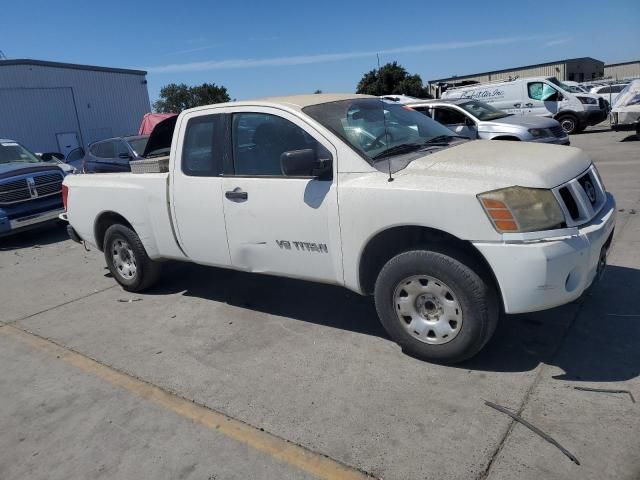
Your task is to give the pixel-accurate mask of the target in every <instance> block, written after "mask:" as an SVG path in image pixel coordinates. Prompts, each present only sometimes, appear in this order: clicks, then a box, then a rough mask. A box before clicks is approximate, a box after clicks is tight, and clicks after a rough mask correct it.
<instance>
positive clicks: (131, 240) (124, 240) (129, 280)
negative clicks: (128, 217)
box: [103, 224, 161, 292]
mask: <svg viewBox="0 0 640 480" xmlns="http://www.w3.org/2000/svg"><path fill="white" fill-rule="evenodd" d="M103 245H104V258H105V260H106V262H107V267H108V268H109V271H110V272H111V275H113V278H115V279H116V281H117V282H118V283H119V284H120V285H122V288H124V289H125V290H127V291H128V292H141V291H143V290H146V289H147V288H149V287H151V286H152V285H153V284H154V283H156V281H157V280H158V278H159V277H160V270H161V264H160V263H159V262H154V261H153V260H151V259H150V258H149V256H148V255H147V252H146V250H145V249H144V246H143V245H142V242H141V241H140V237H138V234H136V232H134V231H133V230H132V229H130V228H129V227H126V226H124V225H121V224H115V225H111V226H110V227H109V228H108V229H107V231H106V232H105V234H104V244H103ZM124 245H126V246H127V247H129V248H128V249H127V257H128V259H130V260H131V262H129V263H133V265H134V267H135V272H133V273H132V274H129V273H131V269H130V268H129V269H126V270H124V269H123V265H122V264H121V265H120V266H118V265H117V262H118V260H116V258H115V256H116V255H117V254H118V251H119V250H122V249H123V248H124V247H123V246H124ZM120 259H121V260H122V257H120Z"/></svg>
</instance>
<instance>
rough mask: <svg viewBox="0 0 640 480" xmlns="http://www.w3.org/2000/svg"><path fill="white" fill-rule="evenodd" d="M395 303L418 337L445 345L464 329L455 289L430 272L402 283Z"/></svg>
mask: <svg viewBox="0 0 640 480" xmlns="http://www.w3.org/2000/svg"><path fill="white" fill-rule="evenodd" d="M393 304H394V308H395V310H396V314H397V316H398V321H399V322H400V325H402V327H403V328H404V329H405V330H406V331H407V333H409V335H411V336H412V337H413V338H415V339H416V340H419V341H421V342H424V343H428V344H430V345H442V344H444V343H448V342H450V341H451V340H453V339H454V338H456V337H457V336H458V334H459V333H460V331H461V329H462V307H461V306H460V302H458V299H457V298H456V296H455V294H454V292H453V290H452V289H451V288H450V287H449V286H448V285H447V284H446V283H444V282H443V281H442V280H439V279H437V278H435V277H431V276H429V275H413V276H411V277H407V278H405V279H404V280H402V281H401V282H400V283H398V286H397V287H396V289H395V291H394V293H393Z"/></svg>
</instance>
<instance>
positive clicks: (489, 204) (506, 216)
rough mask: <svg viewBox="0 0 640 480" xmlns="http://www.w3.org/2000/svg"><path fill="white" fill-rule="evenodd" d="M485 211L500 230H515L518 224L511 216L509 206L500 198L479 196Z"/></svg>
mask: <svg viewBox="0 0 640 480" xmlns="http://www.w3.org/2000/svg"><path fill="white" fill-rule="evenodd" d="M480 202H482V205H483V206H484V210H485V212H487V215H489V218H490V219H491V221H492V222H493V225H494V226H495V227H496V229H497V230H498V231H500V232H517V231H518V224H517V223H516V221H515V220H514V218H513V215H512V214H511V211H510V210H509V207H507V205H506V204H505V203H504V202H501V201H500V200H495V199H492V198H480Z"/></svg>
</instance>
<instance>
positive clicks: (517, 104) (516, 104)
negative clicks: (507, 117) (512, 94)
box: [513, 103, 521, 108]
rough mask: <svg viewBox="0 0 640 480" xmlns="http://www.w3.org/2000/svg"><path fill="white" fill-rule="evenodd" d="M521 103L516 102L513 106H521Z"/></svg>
mask: <svg viewBox="0 0 640 480" xmlns="http://www.w3.org/2000/svg"><path fill="white" fill-rule="evenodd" d="M520 105H521V104H520V103H514V104H513V106H514V107H516V108H520Z"/></svg>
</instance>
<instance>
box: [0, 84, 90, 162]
mask: <svg viewBox="0 0 640 480" xmlns="http://www.w3.org/2000/svg"><path fill="white" fill-rule="evenodd" d="M43 105H47V108H46V109H43ZM67 132H69V133H70V132H75V133H76V134H78V138H80V137H79V132H80V128H79V125H78V117H77V116H76V109H75V104H74V101H73V93H72V91H71V89H70V88H0V138H10V139H12V140H16V141H18V142H20V143H21V144H23V145H24V146H25V147H27V148H29V149H30V150H32V151H37V152H55V151H58V150H59V149H58V142H57V139H56V133H67Z"/></svg>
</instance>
